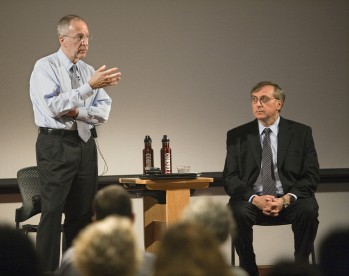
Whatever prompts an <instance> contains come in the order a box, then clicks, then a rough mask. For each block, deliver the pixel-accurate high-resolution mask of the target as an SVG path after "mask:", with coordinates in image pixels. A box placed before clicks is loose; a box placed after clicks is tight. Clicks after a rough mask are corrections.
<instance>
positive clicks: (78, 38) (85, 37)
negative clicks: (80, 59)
mask: <svg viewBox="0 0 349 276" xmlns="http://www.w3.org/2000/svg"><path fill="white" fill-rule="evenodd" d="M63 36H65V37H70V38H72V39H74V40H75V41H76V42H81V41H91V40H92V36H90V35H83V34H77V35H76V36H69V35H63Z"/></svg>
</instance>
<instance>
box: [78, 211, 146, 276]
mask: <svg viewBox="0 0 349 276" xmlns="http://www.w3.org/2000/svg"><path fill="white" fill-rule="evenodd" d="M73 248H74V253H75V258H74V264H75V265H76V267H77V269H78V271H79V272H80V273H81V275H83V276H96V275H99V276H112V275H113V276H114V275H123V276H134V275H136V273H137V269H138V254H137V253H138V252H139V251H138V250H137V246H136V238H135V234H134V231H133V227H132V223H131V221H130V220H129V219H128V218H125V217H120V216H109V217H107V218H105V219H103V220H101V221H97V222H94V223H92V224H90V225H89V226H87V227H86V228H85V229H83V231H82V232H81V233H80V234H79V235H78V237H77V238H76V240H74V242H73Z"/></svg>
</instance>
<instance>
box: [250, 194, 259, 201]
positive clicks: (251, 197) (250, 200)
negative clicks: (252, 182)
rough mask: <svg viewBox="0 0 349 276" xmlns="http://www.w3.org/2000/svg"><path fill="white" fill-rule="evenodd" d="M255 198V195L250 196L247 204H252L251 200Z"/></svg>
mask: <svg viewBox="0 0 349 276" xmlns="http://www.w3.org/2000/svg"><path fill="white" fill-rule="evenodd" d="M255 196H257V195H252V196H251V197H250V198H249V200H248V202H252V200H253V198H254V197H255Z"/></svg>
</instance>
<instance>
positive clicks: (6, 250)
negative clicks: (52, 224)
mask: <svg viewBox="0 0 349 276" xmlns="http://www.w3.org/2000/svg"><path fill="white" fill-rule="evenodd" d="M0 275H18V276H20V275H28V276H38V275H41V270H40V264H39V258H38V256H37V253H36V251H35V247H34V244H33V243H32V241H31V240H30V239H29V237H28V236H25V235H24V234H22V233H20V232H19V231H17V230H16V229H14V228H12V227H10V226H8V225H0Z"/></svg>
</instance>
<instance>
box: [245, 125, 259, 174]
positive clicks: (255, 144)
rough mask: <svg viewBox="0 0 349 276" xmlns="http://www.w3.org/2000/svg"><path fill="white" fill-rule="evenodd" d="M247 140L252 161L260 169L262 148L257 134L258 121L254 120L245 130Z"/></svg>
mask: <svg viewBox="0 0 349 276" xmlns="http://www.w3.org/2000/svg"><path fill="white" fill-rule="evenodd" d="M247 139H248V142H249V144H250V146H251V149H252V152H253V156H254V159H255V161H256V163H257V165H258V168H260V167H261V159H262V146H261V141H260V138H259V133H258V121H257V120H254V121H252V122H251V124H250V125H249V128H248V130H247Z"/></svg>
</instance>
